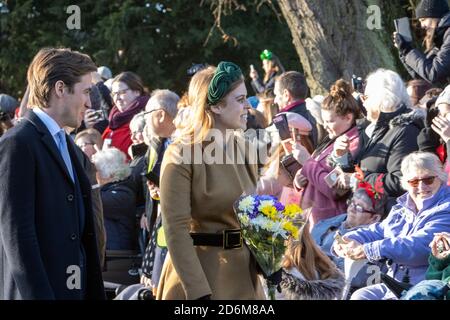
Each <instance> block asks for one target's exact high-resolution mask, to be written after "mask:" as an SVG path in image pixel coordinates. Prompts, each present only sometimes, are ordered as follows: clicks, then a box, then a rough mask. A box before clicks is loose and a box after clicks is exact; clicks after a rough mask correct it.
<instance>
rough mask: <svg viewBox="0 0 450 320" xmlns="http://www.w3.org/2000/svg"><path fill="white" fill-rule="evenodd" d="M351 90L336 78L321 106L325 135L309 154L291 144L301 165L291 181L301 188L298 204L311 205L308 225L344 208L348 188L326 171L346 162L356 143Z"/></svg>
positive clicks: (356, 109) (355, 108)
mask: <svg viewBox="0 0 450 320" xmlns="http://www.w3.org/2000/svg"><path fill="white" fill-rule="evenodd" d="M352 92H353V89H352V88H351V85H350V84H349V83H347V82H346V81H344V80H342V79H341V80H338V81H336V83H335V84H334V85H333V86H332V87H331V90H330V94H329V95H328V96H327V97H326V98H325V99H324V101H323V103H322V106H321V114H322V119H323V125H324V128H325V129H326V131H327V132H328V136H327V137H325V139H324V140H323V141H322V142H321V143H320V144H319V146H318V147H317V148H316V150H315V151H314V153H313V154H312V155H311V156H310V155H309V154H308V152H307V151H306V149H305V148H303V147H302V146H300V145H299V144H296V145H295V146H294V148H293V154H294V157H295V158H296V160H297V161H298V162H300V163H301V164H302V165H303V168H302V169H301V170H299V171H298V172H297V175H296V177H295V179H294V185H295V187H296V188H298V189H301V188H303V189H304V190H303V196H302V203H301V206H302V208H303V209H306V208H311V207H312V211H311V216H310V221H309V222H310V226H311V228H312V227H313V226H314V225H315V224H316V223H317V222H318V221H320V220H323V219H327V218H331V217H334V216H337V215H339V214H342V213H345V212H347V204H346V200H347V198H348V192H347V190H344V192H342V190H341V189H338V188H337V187H336V183H337V181H336V180H334V182H333V179H331V180H330V179H329V177H330V175H329V174H330V172H331V171H333V169H334V167H335V166H336V165H337V164H338V163H340V164H342V165H345V164H344V162H347V164H349V163H350V162H351V161H350V159H348V155H349V153H347V150H349V151H350V154H353V155H354V154H355V152H356V149H357V146H358V141H359V135H358V130H357V128H356V126H355V124H356V119H358V118H359V117H360V108H359V107H358V104H357V102H356V100H355V98H353V96H352ZM327 176H328V177H327ZM325 181H329V183H326V182H325ZM330 181H331V183H330ZM349 190H350V189H348V191H349Z"/></svg>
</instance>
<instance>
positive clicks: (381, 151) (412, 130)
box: [355, 105, 423, 209]
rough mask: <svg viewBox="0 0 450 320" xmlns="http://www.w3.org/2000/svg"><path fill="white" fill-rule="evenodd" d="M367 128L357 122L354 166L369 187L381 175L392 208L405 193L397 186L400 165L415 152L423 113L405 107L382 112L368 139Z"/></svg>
mask: <svg viewBox="0 0 450 320" xmlns="http://www.w3.org/2000/svg"><path fill="white" fill-rule="evenodd" d="M360 121H361V120H360ZM369 124H370V122H368V121H367V120H362V121H361V122H358V129H359V132H360V135H359V136H360V139H359V151H358V154H357V155H356V157H355V163H356V164H358V165H359V167H360V168H361V170H362V171H363V172H364V179H365V180H366V181H368V182H370V183H371V184H374V183H375V180H376V179H377V177H378V176H379V175H380V174H384V176H383V184H384V190H385V192H386V194H387V195H388V196H389V198H390V199H389V200H390V201H389V202H390V203H391V204H393V203H394V202H395V198H397V197H399V196H401V195H402V194H403V193H405V190H403V188H402V187H401V183H400V178H401V176H402V174H401V172H400V165H401V163H402V160H403V158H405V157H406V156H407V155H408V154H410V153H411V152H414V151H417V150H418V146H417V136H418V135H419V132H420V130H421V129H422V127H423V113H422V112H420V111H411V110H410V109H408V108H407V107H406V106H405V105H404V106H402V107H400V109H398V110H397V111H395V112H390V113H384V112H382V113H381V114H380V117H379V118H378V121H377V123H376V125H375V129H374V131H373V134H372V136H371V137H370V138H369V137H368V136H367V134H366V133H365V129H366V128H367V126H368V125H369ZM390 206H391V205H388V208H387V209H389V208H390Z"/></svg>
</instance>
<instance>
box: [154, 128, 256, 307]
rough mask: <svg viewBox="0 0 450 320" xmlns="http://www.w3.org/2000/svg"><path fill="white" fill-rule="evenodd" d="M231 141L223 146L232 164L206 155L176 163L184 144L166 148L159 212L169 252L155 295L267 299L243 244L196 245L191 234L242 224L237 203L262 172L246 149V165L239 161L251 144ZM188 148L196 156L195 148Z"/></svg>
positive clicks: (167, 296)
mask: <svg viewBox="0 0 450 320" xmlns="http://www.w3.org/2000/svg"><path fill="white" fill-rule="evenodd" d="M230 141H231V143H230V144H227V147H226V149H225V150H230V149H231V148H232V149H233V150H234V151H235V152H234V161H228V164H217V163H214V164H206V163H205V161H204V157H203V158H202V159H203V160H201V161H196V162H195V163H194V164H189V163H186V161H184V162H183V163H181V164H177V159H178V160H179V159H180V158H179V156H180V154H183V152H182V150H181V148H180V145H179V144H178V145H177V144H172V145H170V146H169V147H168V149H167V151H166V154H165V156H164V159H163V164H162V170H161V172H162V175H161V213H162V224H163V227H164V233H165V237H166V242H167V247H168V249H169V254H168V255H167V257H166V261H165V263H164V266H163V270H162V274H161V279H160V282H159V286H158V290H157V294H156V298H157V299H163V300H172V299H177V300H184V299H187V300H195V299H198V298H201V297H204V296H206V295H211V299H223V300H229V299H265V296H264V291H263V288H262V285H261V283H260V281H259V277H258V275H257V272H256V262H255V260H254V258H253V257H252V255H251V253H250V251H249V249H248V248H247V247H246V246H245V244H244V245H243V246H242V247H241V248H238V249H227V250H225V249H223V248H222V247H213V246H194V245H193V240H192V238H191V237H190V235H189V233H190V232H198V233H218V234H222V231H223V230H224V229H237V228H240V227H239V222H238V220H237V216H236V214H235V213H234V210H233V204H234V202H235V201H236V200H237V199H238V198H239V197H240V196H241V195H242V193H243V192H244V191H246V192H251V191H253V190H254V188H255V185H256V182H257V178H258V171H257V164H256V162H255V161H253V162H252V163H254V164H248V163H249V161H248V160H249V159H248V158H249V157H248V153H247V156H246V157H245V161H241V162H240V163H243V164H237V163H236V159H237V158H238V157H239V156H242V155H243V154H244V153H245V152H244V151H248V150H249V149H248V148H249V147H250V145H249V143H248V142H245V140H244V139H242V138H240V137H239V138H238V137H236V136H235V137H234V138H232V139H230ZM212 144H213V142H212V143H210V144H208V145H207V146H206V147H205V144H203V148H201V147H200V150H203V152H205V153H206V151H207V150H208V149H209V150H211V149H210V147H211V145H212ZM197 146H199V145H197ZM228 146H230V148H228ZM216 147H217V145H216ZM190 148H191V149H190V151H189V152H190V153H191V154H192V150H193V149H194V146H190ZM217 148H219V147H217ZM221 148H222V150H224V149H223V147H221ZM184 150H186V147H184ZM198 151H199V150H198V148H197V152H198ZM189 152H188V153H189ZM200 152H202V151H200ZM177 157H178V158H177ZM192 159H194V158H192ZM241 159H243V158H241ZM178 162H179V161H178ZM190 162H191V163H192V161H190ZM230 163H231V164H230Z"/></svg>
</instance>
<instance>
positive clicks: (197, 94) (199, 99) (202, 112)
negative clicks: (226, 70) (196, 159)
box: [174, 66, 244, 144]
mask: <svg viewBox="0 0 450 320" xmlns="http://www.w3.org/2000/svg"><path fill="white" fill-rule="evenodd" d="M215 71H216V67H212V66H210V67H207V68H206V69H203V70H201V71H199V72H197V73H196V74H195V75H194V76H193V77H192V79H191V82H190V83H189V90H188V98H187V105H188V106H189V112H188V113H187V114H184V115H183V116H184V117H185V118H184V119H183V121H175V122H174V123H176V125H177V128H176V129H177V136H176V138H175V143H181V144H196V143H201V142H203V141H204V140H205V139H206V137H207V135H208V133H209V130H210V129H211V128H213V127H214V124H215V123H214V115H213V112H212V111H211V105H210V104H209V103H208V86H209V84H210V82H211V80H212V79H213V77H214V72H215ZM243 82H244V78H243V77H241V78H240V79H239V80H238V81H236V82H234V83H233V84H232V85H231V86H230V88H229V90H228V92H227V93H226V94H225V95H224V97H223V98H222V99H221V100H220V101H219V102H218V103H217V104H220V103H221V102H222V101H223V100H224V99H225V97H226V95H227V94H228V93H229V92H231V91H233V90H234V89H236V87H237V86H239V85H240V84H241V83H243Z"/></svg>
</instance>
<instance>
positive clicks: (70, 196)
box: [67, 194, 73, 202]
mask: <svg viewBox="0 0 450 320" xmlns="http://www.w3.org/2000/svg"><path fill="white" fill-rule="evenodd" d="M67 201H70V202H72V201H73V194H69V195H67Z"/></svg>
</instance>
